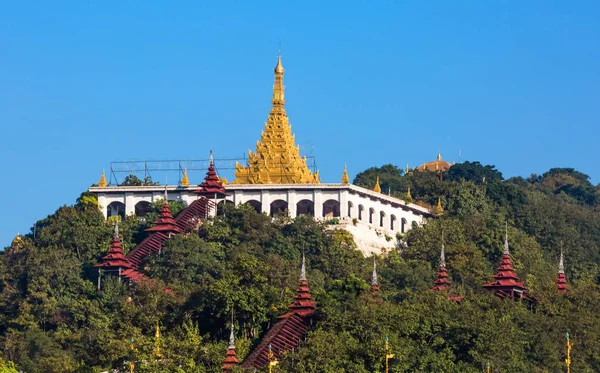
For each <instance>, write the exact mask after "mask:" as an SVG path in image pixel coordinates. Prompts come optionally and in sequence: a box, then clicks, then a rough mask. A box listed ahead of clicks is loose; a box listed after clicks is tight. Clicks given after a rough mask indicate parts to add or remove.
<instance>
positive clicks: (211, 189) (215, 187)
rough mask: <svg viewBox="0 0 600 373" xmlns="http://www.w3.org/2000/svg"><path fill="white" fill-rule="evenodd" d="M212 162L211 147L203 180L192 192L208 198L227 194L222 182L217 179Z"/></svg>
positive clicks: (221, 196)
mask: <svg viewBox="0 0 600 373" xmlns="http://www.w3.org/2000/svg"><path fill="white" fill-rule="evenodd" d="M214 162H215V161H214V158H213V151H212V149H211V150H210V155H209V159H208V171H207V172H206V176H205V177H204V181H203V182H202V183H200V184H198V186H199V187H200V189H198V190H195V191H194V193H197V194H199V195H200V196H204V197H206V198H208V199H218V198H224V197H225V196H227V193H226V192H225V187H223V183H222V182H221V180H220V179H219V176H218V175H217V171H216V170H215V164H214Z"/></svg>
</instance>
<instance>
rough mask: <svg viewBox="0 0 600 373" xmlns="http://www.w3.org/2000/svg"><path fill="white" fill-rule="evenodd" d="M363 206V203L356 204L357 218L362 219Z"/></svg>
mask: <svg viewBox="0 0 600 373" xmlns="http://www.w3.org/2000/svg"><path fill="white" fill-rule="evenodd" d="M364 211H365V207H364V206H363V205H358V220H361V221H362V220H363V219H364V216H363V215H364V214H365V212H364Z"/></svg>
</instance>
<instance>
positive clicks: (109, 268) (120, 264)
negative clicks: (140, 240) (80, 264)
mask: <svg viewBox="0 0 600 373" xmlns="http://www.w3.org/2000/svg"><path fill="white" fill-rule="evenodd" d="M94 267H96V268H98V290H100V285H101V277H102V272H103V271H104V272H116V273H118V276H119V278H121V277H124V278H126V279H127V278H129V277H128V273H129V272H130V270H131V269H132V268H133V266H132V264H131V262H130V261H129V259H127V258H126V257H125V254H124V253H123V247H122V246H121V240H120V239H119V221H118V220H116V221H115V228H114V233H113V239H112V242H111V244H110V249H109V250H108V253H106V255H105V256H103V257H102V259H101V260H100V263H98V264H96V265H95V266H94Z"/></svg>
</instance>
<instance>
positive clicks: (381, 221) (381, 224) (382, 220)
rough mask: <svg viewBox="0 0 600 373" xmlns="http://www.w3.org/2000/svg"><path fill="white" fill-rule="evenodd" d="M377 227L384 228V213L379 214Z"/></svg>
mask: <svg viewBox="0 0 600 373" xmlns="http://www.w3.org/2000/svg"><path fill="white" fill-rule="evenodd" d="M379 226H380V227H384V226H385V212H383V211H380V212H379Z"/></svg>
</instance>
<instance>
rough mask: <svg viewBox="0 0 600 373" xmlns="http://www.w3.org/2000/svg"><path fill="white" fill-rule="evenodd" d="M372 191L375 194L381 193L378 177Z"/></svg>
mask: <svg viewBox="0 0 600 373" xmlns="http://www.w3.org/2000/svg"><path fill="white" fill-rule="evenodd" d="M373 191H374V192H377V193H381V185H379V176H377V179H376V180H375V186H374V187H373Z"/></svg>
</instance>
